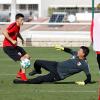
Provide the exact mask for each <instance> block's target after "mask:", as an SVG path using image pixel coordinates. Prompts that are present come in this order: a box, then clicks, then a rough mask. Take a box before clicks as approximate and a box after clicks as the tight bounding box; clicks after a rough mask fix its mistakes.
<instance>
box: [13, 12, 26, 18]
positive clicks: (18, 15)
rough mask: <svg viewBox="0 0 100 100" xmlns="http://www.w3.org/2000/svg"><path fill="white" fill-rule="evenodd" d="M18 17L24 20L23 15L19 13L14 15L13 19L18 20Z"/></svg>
mask: <svg viewBox="0 0 100 100" xmlns="http://www.w3.org/2000/svg"><path fill="white" fill-rule="evenodd" d="M20 17H23V18H24V15H23V14H21V13H18V14H16V17H15V19H19V18H20Z"/></svg>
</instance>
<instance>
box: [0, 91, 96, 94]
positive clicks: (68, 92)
mask: <svg viewBox="0 0 100 100" xmlns="http://www.w3.org/2000/svg"><path fill="white" fill-rule="evenodd" d="M0 92H5V94H10V92H9V93H6V91H5V90H0ZM33 92H35V93H96V92H97V91H95V90H91V91H89V90H87V91H66V90H59V91H57V90H35V91H33Z"/></svg>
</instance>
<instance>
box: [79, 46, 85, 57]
mask: <svg viewBox="0 0 100 100" xmlns="http://www.w3.org/2000/svg"><path fill="white" fill-rule="evenodd" d="M78 56H79V57H84V52H83V49H81V48H80V49H79V50H78Z"/></svg>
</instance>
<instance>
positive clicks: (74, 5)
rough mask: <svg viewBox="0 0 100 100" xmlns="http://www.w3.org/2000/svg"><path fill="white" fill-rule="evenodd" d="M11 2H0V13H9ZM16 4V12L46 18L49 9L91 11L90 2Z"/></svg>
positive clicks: (48, 0)
mask: <svg viewBox="0 0 100 100" xmlns="http://www.w3.org/2000/svg"><path fill="white" fill-rule="evenodd" d="M11 2H12V0H0V11H2V10H3V11H9V12H10V10H11ZM98 3H100V0H95V7H96V6H97V4H98ZM16 4H17V6H16V8H17V12H23V13H29V14H32V16H37V17H47V16H48V15H49V14H48V10H49V9H50V8H53V9H56V10H57V9H60V10H61V9H63V10H64V9H65V11H68V10H70V11H77V12H85V11H91V6H92V0H16ZM72 13H73V12H72Z"/></svg>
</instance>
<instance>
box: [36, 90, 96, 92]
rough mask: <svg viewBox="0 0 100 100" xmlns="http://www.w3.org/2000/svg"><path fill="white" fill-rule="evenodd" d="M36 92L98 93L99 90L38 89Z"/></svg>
mask: <svg viewBox="0 0 100 100" xmlns="http://www.w3.org/2000/svg"><path fill="white" fill-rule="evenodd" d="M35 92H43V93H44V92H48V93H96V92H97V91H94V90H91V91H66V90H59V91H57V90H37V91H35Z"/></svg>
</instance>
